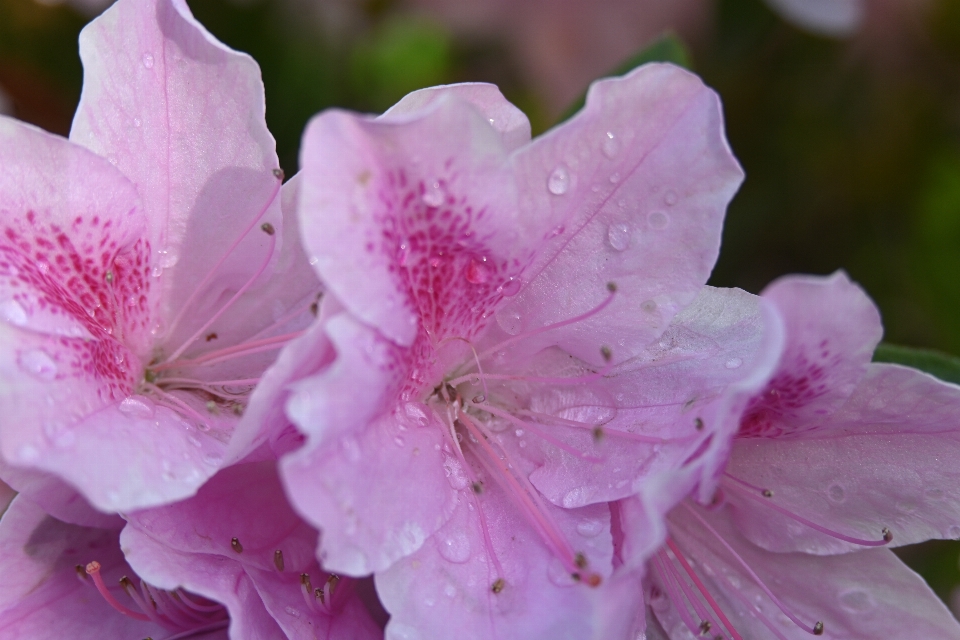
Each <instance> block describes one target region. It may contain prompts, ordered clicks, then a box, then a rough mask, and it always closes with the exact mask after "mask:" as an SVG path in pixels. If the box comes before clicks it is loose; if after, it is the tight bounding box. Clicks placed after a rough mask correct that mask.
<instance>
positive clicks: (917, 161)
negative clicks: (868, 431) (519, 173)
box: [0, 0, 960, 598]
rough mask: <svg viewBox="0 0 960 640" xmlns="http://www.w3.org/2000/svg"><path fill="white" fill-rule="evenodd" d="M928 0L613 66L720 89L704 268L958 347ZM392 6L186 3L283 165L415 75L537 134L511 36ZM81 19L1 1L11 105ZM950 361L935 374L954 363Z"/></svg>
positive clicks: (749, 31) (931, 546)
mask: <svg viewBox="0 0 960 640" xmlns="http://www.w3.org/2000/svg"><path fill="white" fill-rule="evenodd" d="M931 1H932V2H933V10H932V11H931V13H930V15H929V17H928V22H927V23H926V24H925V25H922V27H923V28H922V31H923V33H921V34H919V35H918V34H915V33H910V34H908V36H909V37H907V38H905V41H904V42H900V43H895V44H896V46H898V47H900V48H898V49H896V50H894V51H893V54H892V55H887V56H884V55H878V50H879V51H881V53H882V50H883V49H884V47H886V45H887V43H885V42H870V40H869V34H863V37H858V38H856V39H854V40H853V41H836V40H829V39H824V38H819V37H815V36H811V35H808V34H805V33H803V32H801V31H799V30H797V29H795V28H794V27H791V26H790V25H787V24H785V23H784V22H783V21H781V20H780V19H779V18H777V17H776V16H775V15H774V14H773V13H771V12H770V10H769V9H768V8H767V7H766V5H764V3H763V2H761V0H718V1H717V3H716V5H715V24H714V26H713V29H712V30H711V31H710V33H709V35H708V36H707V37H706V38H704V39H703V40H700V41H698V42H693V43H690V45H691V48H690V50H689V51H688V50H687V49H686V48H685V47H684V45H683V43H681V42H680V41H679V40H677V39H676V38H675V37H666V38H664V39H662V40H660V41H659V42H656V43H654V45H653V46H649V45H648V46H647V47H644V46H641V45H642V43H637V50H638V51H639V54H638V56H637V57H635V58H633V59H630V60H627V61H626V62H625V67H624V69H626V68H632V67H633V66H636V64H638V63H639V62H641V61H647V60H670V61H673V62H676V63H679V64H683V65H685V66H690V65H691V64H692V67H693V69H694V70H695V71H696V72H697V73H699V74H700V75H701V76H703V78H704V80H705V81H706V82H707V83H708V84H709V85H711V86H712V87H714V88H716V89H717V91H718V92H719V93H720V95H721V97H722V98H723V102H724V110H725V117H726V121H727V130H728V136H729V139H730V143H731V146H732V147H733V149H734V152H735V153H736V155H737V157H738V158H739V160H740V162H741V163H742V165H743V167H744V169H745V170H746V174H747V178H746V181H745V183H744V185H743V187H742V189H741V191H740V193H739V194H738V195H737V197H736V199H735V200H734V202H733V204H732V205H731V207H730V210H729V213H728V216H727V223H726V227H725V231H724V245H723V250H722V252H721V256H720V260H719V263H718V264H717V268H716V270H715V272H714V275H713V278H712V281H711V283H712V284H715V285H718V286H739V287H742V288H744V289H747V290H749V291H753V292H758V291H760V290H761V289H762V288H763V287H764V286H765V285H766V284H767V283H768V282H769V281H770V280H772V279H774V278H776V277H777V276H780V275H782V274H785V273H791V272H807V273H819V274H827V273H830V272H832V271H834V270H836V269H845V270H846V271H847V272H849V274H850V275H851V277H853V278H854V279H855V280H857V281H858V282H860V283H861V284H862V285H863V286H864V288H865V289H866V290H867V291H868V292H869V293H870V295H871V296H872V297H873V298H874V299H875V300H876V301H877V303H878V304H879V306H880V308H881V310H882V313H883V317H884V322H885V325H886V339H887V340H890V341H892V342H894V343H900V344H907V345H914V346H916V347H926V348H934V349H940V350H943V351H945V352H950V353H956V354H960V283H958V277H957V276H958V274H960V0H931ZM401 2H402V0H369V1H368V2H366V4H362V3H360V2H358V3H357V6H362V7H364V10H362V11H360V20H359V21H358V22H357V21H355V22H351V23H349V24H347V26H346V27H345V28H344V29H343V30H338V29H339V27H338V28H336V29H335V28H333V27H331V28H327V29H325V28H323V26H324V25H323V24H321V23H322V18H323V16H322V13H318V12H317V11H312V12H311V10H313V9H316V7H317V6H318V5H319V4H320V3H323V0H287V1H285V2H279V1H275V0H246V1H243V2H240V1H236V0H190V6H191V8H192V9H193V11H194V13H195V15H196V17H197V18H198V19H199V20H200V22H202V23H203V24H204V25H206V27H207V28H208V29H209V30H210V31H211V32H212V33H213V34H214V35H216V36H217V37H218V38H220V39H221V40H223V41H224V42H226V43H227V44H228V45H230V46H232V47H234V48H236V49H239V50H242V51H246V52H249V53H250V54H251V55H252V56H253V57H254V58H255V59H256V60H257V61H258V62H259V64H260V66H261V68H262V70H263V76H264V83H265V86H266V96H267V121H268V124H269V126H270V129H271V131H272V132H273V134H274V136H275V137H276V139H277V149H278V154H279V156H280V161H281V166H282V167H283V168H284V170H285V171H286V172H287V174H288V175H293V173H295V172H296V169H297V153H298V148H299V141H300V135H301V132H302V130H303V127H304V125H305V124H306V122H307V120H308V119H309V118H310V117H312V116H313V114H315V113H317V112H318V111H320V110H322V109H325V108H328V107H331V106H338V107H345V108H351V109H360V110H364V111H372V112H378V111H381V110H383V109H384V108H386V107H387V106H389V105H390V104H392V103H393V102H395V101H396V100H397V99H399V98H400V97H401V96H403V95H404V94H405V93H407V92H408V91H410V90H413V89H416V88H419V87H422V86H428V85H434V84H442V83H448V82H456V81H465V80H472V81H489V82H494V83H496V84H498V85H499V86H500V87H501V89H502V90H503V92H504V94H505V95H506V96H507V97H508V98H509V99H510V100H511V101H513V102H514V103H515V104H517V105H518V106H519V107H520V108H521V109H523V110H524V111H525V112H527V114H528V115H529V116H530V119H531V122H532V125H533V128H534V131H542V130H544V129H545V128H546V126H547V125H548V124H550V123H548V122H547V121H546V119H545V116H544V114H545V113H546V112H547V109H546V108H545V107H544V105H543V104H542V103H541V101H540V99H539V98H538V96H537V95H535V94H533V93H532V92H531V91H530V90H529V89H527V88H526V87H527V84H528V83H525V82H524V81H523V79H522V76H521V74H520V72H519V71H518V69H519V68H520V65H518V64H517V62H516V61H515V60H513V59H511V57H510V55H509V53H508V47H507V46H506V44H505V43H504V42H501V41H499V40H498V39H497V38H496V36H483V37H481V36H460V35H458V36H457V37H454V36H453V35H452V34H451V33H449V32H448V31H447V30H446V29H445V28H444V27H443V26H442V25H441V24H439V23H437V22H435V21H433V20H431V19H430V18H429V17H428V16H425V15H423V14H422V13H421V14H417V13H413V12H410V11H407V10H405V9H404V7H403V6H402V4H401ZM86 21H87V18H85V17H83V16H81V15H80V14H78V13H76V12H75V11H74V10H72V9H71V8H69V7H66V6H58V7H49V6H44V5H40V4H37V3H35V2H34V0H0V86H2V87H3V89H4V90H5V92H6V93H8V94H9V96H10V98H11V99H12V102H13V105H14V108H15V115H16V116H17V117H20V118H22V119H24V120H27V121H30V122H33V123H35V124H38V125H39V126H42V127H44V128H46V129H48V130H50V131H54V132H57V133H61V134H66V133H67V132H68V130H69V126H70V120H71V117H72V113H73V109H74V107H75V105H76V102H77V99H78V97H79V92H80V86H81V68H80V63H79V57H78V55H77V47H76V39H77V34H78V32H79V30H80V29H81V28H82V26H83V24H85V22H86ZM478 38H481V39H478ZM483 38H486V39H483ZM584 89H586V87H584ZM877 358H878V360H885V361H896V362H911V363H912V364H914V365H915V366H920V367H921V368H926V369H927V370H931V371H933V372H934V373H935V374H937V370H933V369H931V368H930V367H936V366H941V365H944V362H947V361H949V357H947V360H938V358H940V356H939V355H936V354H932V353H931V352H922V351H921V352H914V351H911V352H907V351H903V350H900V351H897V348H895V347H888V346H883V347H881V349H880V350H879V351H878V354H877ZM903 358H920V360H916V359H914V360H912V361H907V360H903ZM951 366H952V365H951ZM948 369H949V368H948ZM948 369H940V370H939V371H940V373H939V374H938V375H942V376H944V377H945V379H954V378H950V376H951V375H953V373H949V372H947V373H945V371H948ZM949 371H954V370H953V369H949ZM898 553H899V554H900V555H901V557H903V558H904V559H906V560H907V561H908V562H909V563H910V564H911V566H913V567H914V568H916V569H918V570H919V571H921V573H922V574H923V575H924V576H925V577H926V578H927V579H928V580H929V581H930V582H931V585H932V586H933V587H934V589H935V590H936V591H937V592H938V593H939V594H940V595H941V596H943V597H945V598H946V597H948V596H949V595H950V593H951V589H953V588H954V587H955V585H957V584H960V568H958V564H957V554H958V546H957V544H956V543H951V542H933V543H927V544H925V545H918V546H914V547H910V548H905V549H901V550H898Z"/></svg>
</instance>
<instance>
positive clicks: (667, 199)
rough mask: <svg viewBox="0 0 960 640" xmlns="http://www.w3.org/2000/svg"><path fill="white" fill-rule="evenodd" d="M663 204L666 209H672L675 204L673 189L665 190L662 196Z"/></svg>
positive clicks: (675, 194) (675, 197)
mask: <svg viewBox="0 0 960 640" xmlns="http://www.w3.org/2000/svg"><path fill="white" fill-rule="evenodd" d="M663 202H664V204H666V205H667V206H668V207H672V206H673V205H675V204H677V192H676V191H674V190H673V189H667V192H666V193H665V194H663Z"/></svg>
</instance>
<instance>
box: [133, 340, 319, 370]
mask: <svg viewBox="0 0 960 640" xmlns="http://www.w3.org/2000/svg"><path fill="white" fill-rule="evenodd" d="M303 334H304V331H294V332H291V333H285V334H283V335H279V336H273V337H270V338H263V339H262V340H257V341H254V342H243V343H240V344H238V345H234V346H232V347H226V348H224V349H218V350H216V351H208V352H206V353H204V354H203V355H202V356H198V357H196V358H192V359H190V360H187V359H184V360H178V361H176V362H173V361H171V360H170V358H167V360H165V361H164V362H163V363H161V364H158V365H155V366H153V367H150V370H151V371H154V372H156V371H163V370H165V369H175V368H180V367H186V366H193V365H201V364H205V365H211V364H217V363H220V362H224V361H226V360H230V359H231V358H238V357H241V356H247V355H251V354H254V353H261V352H263V351H270V350H273V349H282V348H283V347H284V346H286V344H287V343H288V342H290V341H291V340H293V339H295V338H299V337H300V336H302V335H303Z"/></svg>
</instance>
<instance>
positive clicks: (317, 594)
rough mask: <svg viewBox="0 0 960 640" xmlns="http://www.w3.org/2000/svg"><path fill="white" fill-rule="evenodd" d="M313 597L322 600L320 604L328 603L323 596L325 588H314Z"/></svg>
mask: <svg viewBox="0 0 960 640" xmlns="http://www.w3.org/2000/svg"><path fill="white" fill-rule="evenodd" d="M313 597H314V598H316V599H317V600H319V601H320V604H326V603H327V602H326V600H324V598H323V589H319V588H317V589H314V590H313Z"/></svg>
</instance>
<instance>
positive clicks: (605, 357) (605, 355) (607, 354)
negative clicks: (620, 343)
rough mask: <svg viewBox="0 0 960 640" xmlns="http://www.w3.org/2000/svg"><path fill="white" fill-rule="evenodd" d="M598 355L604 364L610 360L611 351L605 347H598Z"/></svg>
mask: <svg viewBox="0 0 960 640" xmlns="http://www.w3.org/2000/svg"><path fill="white" fill-rule="evenodd" d="M600 355H601V356H602V357H603V360H604V362H610V358H612V357H613V351H611V350H610V347H608V346H607V345H603V346H602V347H600Z"/></svg>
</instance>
